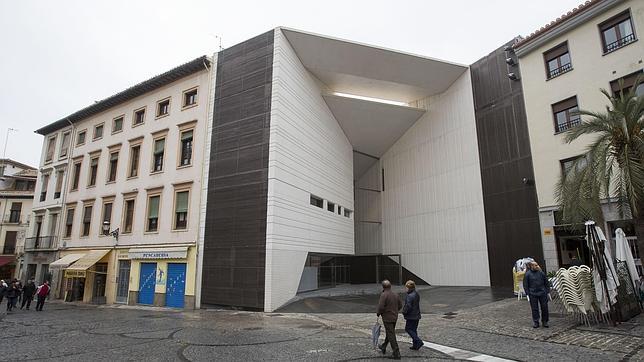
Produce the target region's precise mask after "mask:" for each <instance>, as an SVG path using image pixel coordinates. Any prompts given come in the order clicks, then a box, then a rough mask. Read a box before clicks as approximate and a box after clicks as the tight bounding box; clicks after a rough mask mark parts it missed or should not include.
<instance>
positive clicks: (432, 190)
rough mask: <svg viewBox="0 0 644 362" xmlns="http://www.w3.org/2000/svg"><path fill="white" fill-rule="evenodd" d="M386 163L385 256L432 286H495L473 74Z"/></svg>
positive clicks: (432, 103)
mask: <svg viewBox="0 0 644 362" xmlns="http://www.w3.org/2000/svg"><path fill="white" fill-rule="evenodd" d="M417 103H418V104H414V105H413V106H416V107H419V108H425V109H427V112H426V113H425V115H423V117H422V118H421V119H419V120H418V121H417V122H416V123H415V124H414V125H413V126H412V127H411V128H410V129H409V130H408V131H407V132H406V133H405V134H404V135H403V136H402V137H401V138H400V139H399V140H398V141H397V142H396V143H395V144H394V146H392V147H391V148H390V149H389V150H388V151H387V152H386V153H385V155H384V156H383V157H382V160H381V162H382V165H383V168H384V170H385V182H384V184H385V185H384V186H385V187H384V189H385V191H384V192H383V193H382V208H383V211H382V212H383V224H382V229H383V253H386V254H402V264H403V266H404V267H405V268H407V269H409V270H410V271H412V272H413V273H415V274H416V275H418V276H419V277H421V278H423V279H424V280H425V281H427V282H428V283H430V284H433V285H469V286H477V285H489V284H490V277H489V268H488V257H487V242H486V236H485V217H484V212H483V194H482V189H481V174H480V166H479V157H478V148H477V139H476V125H475V122H474V102H473V99H472V85H471V81H470V73H469V70H468V71H467V72H465V73H464V74H463V75H462V76H461V77H460V78H459V79H458V80H456V82H454V84H452V85H451V87H450V88H449V89H448V90H447V91H446V92H444V93H442V94H440V95H436V96H432V97H430V98H428V99H424V100H421V101H418V102H417Z"/></svg>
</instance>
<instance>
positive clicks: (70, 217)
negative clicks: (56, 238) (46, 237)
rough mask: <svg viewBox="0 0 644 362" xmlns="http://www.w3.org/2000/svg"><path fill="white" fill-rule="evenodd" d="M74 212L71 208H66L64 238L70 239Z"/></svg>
mask: <svg viewBox="0 0 644 362" xmlns="http://www.w3.org/2000/svg"><path fill="white" fill-rule="evenodd" d="M74 211H75V209H74V208H73V207H68V208H67V215H66V216H65V238H71V237H72V227H73V226H74Z"/></svg>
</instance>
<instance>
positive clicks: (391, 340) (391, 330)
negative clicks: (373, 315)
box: [382, 321, 400, 356]
mask: <svg viewBox="0 0 644 362" xmlns="http://www.w3.org/2000/svg"><path fill="white" fill-rule="evenodd" d="M382 324H384V325H385V333H386V336H385V342H384V343H383V344H382V348H383V349H385V348H387V344H391V349H392V350H393V352H394V356H397V355H400V349H398V341H396V322H385V321H383V322H382Z"/></svg>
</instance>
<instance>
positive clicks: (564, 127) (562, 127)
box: [556, 117, 581, 133]
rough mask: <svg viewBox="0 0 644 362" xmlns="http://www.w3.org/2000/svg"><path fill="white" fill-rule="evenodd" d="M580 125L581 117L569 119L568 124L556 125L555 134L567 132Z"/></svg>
mask: <svg viewBox="0 0 644 362" xmlns="http://www.w3.org/2000/svg"><path fill="white" fill-rule="evenodd" d="M580 123H581V117H574V118H571V119H570V120H569V121H568V122H565V123H557V129H556V131H557V133H559V132H564V131H567V130H569V129H571V128H573V127H575V126H578V125H579V124H580Z"/></svg>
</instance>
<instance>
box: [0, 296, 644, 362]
mask: <svg viewBox="0 0 644 362" xmlns="http://www.w3.org/2000/svg"><path fill="white" fill-rule="evenodd" d="M422 294H423V311H424V315H423V319H422V320H421V324H420V328H419V334H420V336H421V338H423V339H424V340H425V341H426V342H428V346H429V347H431V348H422V349H421V350H420V351H411V350H409V348H408V347H409V346H410V340H409V338H408V337H407V336H406V335H405V333H404V330H403V329H404V325H402V324H400V323H399V325H398V329H397V333H398V336H399V338H398V339H399V341H400V345H401V353H402V355H403V360H410V361H412V360H413V361H416V360H455V359H456V360H478V361H485V360H489V361H494V360H496V361H500V360H502V359H506V360H556V361H620V360H644V318H642V316H640V317H638V318H636V319H634V320H632V321H631V322H629V323H624V324H621V325H619V326H618V327H616V328H614V327H610V328H609V327H607V326H602V327H592V328H588V327H584V326H578V325H577V324H576V323H575V322H574V321H573V320H572V319H571V318H565V317H564V315H563V314H562V313H560V312H558V311H556V310H554V311H553V316H552V318H551V328H549V329H543V328H539V329H537V330H534V329H532V328H531V323H530V317H529V307H528V304H527V302H526V301H525V300H523V301H517V300H516V299H512V298H499V296H498V295H496V296H495V295H494V294H495V293H492V292H490V291H489V290H487V291H486V290H485V288H478V289H477V288H429V289H426V290H423V291H422ZM486 296H487V297H486ZM376 298H377V295H362V296H347V297H328V298H327V300H326V303H325V301H324V298H312V299H305V300H303V301H300V302H297V303H295V304H293V305H292V306H290V307H286V308H283V310H280V311H278V312H276V313H255V312H246V311H232V310H215V309H210V310H198V311H186V312H180V311H174V310H168V309H161V308H147V307H126V306H120V307H114V306H99V307H97V306H89V305H79V304H69V303H62V302H50V303H48V304H46V306H45V310H44V311H43V312H36V311H35V310H30V311H21V310H17V311H14V312H12V313H10V314H8V315H7V314H4V311H2V314H0V316H1V317H2V320H1V321H0V327H1V328H0V338H1V339H2V341H3V345H4V349H3V353H2V354H0V360H39V359H52V360H58V361H106V360H110V361H117V360H118V361H120V360H132V361H134V360H136V361H152V360H154V361H177V360H179V361H212V360H222V361H260V360H271V361H302V360H313V361H315V360H319V361H323V360H324V361H360V360H382V358H383V356H382V355H380V354H378V353H377V352H376V351H375V350H374V348H373V347H372V346H371V345H370V341H369V337H370V328H371V326H372V325H373V323H374V321H375V319H376V318H375V315H374V314H373V312H371V313H369V312H368V309H369V308H373V304H372V303H371V302H372V301H373V300H375V299H376ZM486 298H487V299H486ZM307 303H308V304H307ZM307 305H308V308H309V309H310V310H308V311H307V310H306V309H307ZM320 306H324V307H320ZM3 307H4V305H3ZM3 309H4V308H3ZM320 309H322V310H320ZM332 309H337V310H338V312H337V313H333V310H332ZM351 311H357V312H351Z"/></svg>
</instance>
